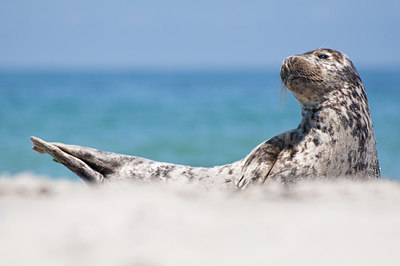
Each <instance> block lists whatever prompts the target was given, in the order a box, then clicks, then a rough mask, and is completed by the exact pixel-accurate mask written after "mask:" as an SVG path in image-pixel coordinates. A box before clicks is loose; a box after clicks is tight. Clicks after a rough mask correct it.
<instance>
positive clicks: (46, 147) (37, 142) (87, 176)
mask: <svg viewBox="0 0 400 266" xmlns="http://www.w3.org/2000/svg"><path fill="white" fill-rule="evenodd" d="M30 139H31V141H32V143H33V144H34V146H33V148H32V149H33V150H34V151H36V152H38V153H41V154H44V153H48V154H50V155H51V156H52V157H53V158H54V159H56V160H57V161H59V162H60V163H62V164H63V165H65V166H66V167H67V168H68V169H70V170H71V171H72V172H74V173H75V174H77V175H78V176H79V177H80V178H82V179H83V180H84V181H85V182H87V183H102V182H103V180H104V176H103V175H102V174H101V173H100V172H98V171H96V170H94V169H92V168H91V167H90V166H89V165H87V164H86V163H85V162H84V161H82V160H81V159H79V158H77V157H74V156H73V155H70V154H68V153H66V152H64V151H63V150H61V149H60V148H59V147H57V146H56V145H54V144H51V143H48V142H46V141H43V140H41V139H39V138H36V137H31V138H30Z"/></svg>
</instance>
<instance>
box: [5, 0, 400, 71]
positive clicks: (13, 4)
mask: <svg viewBox="0 0 400 266" xmlns="http://www.w3.org/2000/svg"><path fill="white" fill-rule="evenodd" d="M321 46H322V47H330V48H334V49H338V50H342V51H344V52H345V53H347V54H348V55H349V56H350V57H351V58H352V60H353V61H354V62H355V63H356V65H358V66H359V65H362V66H378V67H381V66H385V65H386V66H387V65H400V52H399V49H400V1H399V0H380V1H351V0H335V1H312V0H307V1H288V0H279V1H266V0H197V1H189V0H186V1H185V0H164V1H155V0H112V1H111V0H110V1H100V0H79V1H77V0H68V1H67V0H35V1H32V0H0V68H15V67H16V68H20V67H23V68H26V67H28V68H114V67H123V68H125V67H128V68H130V67H133V68H141V67H162V68H169V67H177V68H185V67H191V68H192V67H194V68H196V67H201V68H204V67H213V68H218V67H258V66H263V67H274V68H276V66H279V65H280V62H281V61H282V60H283V59H284V58H285V57H286V56H288V55H291V54H294V53H301V52H305V51H308V50H312V49H315V48H319V47H321Z"/></svg>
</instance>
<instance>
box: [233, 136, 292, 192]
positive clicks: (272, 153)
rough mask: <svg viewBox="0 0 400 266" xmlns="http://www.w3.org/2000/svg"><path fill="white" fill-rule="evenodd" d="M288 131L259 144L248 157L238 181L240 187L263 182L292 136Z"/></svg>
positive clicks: (243, 187)
mask: <svg viewBox="0 0 400 266" xmlns="http://www.w3.org/2000/svg"><path fill="white" fill-rule="evenodd" d="M291 135H292V132H291V131H288V132H285V133H283V134H281V135H278V136H276V137H273V138H272V139H269V140H267V141H266V142H263V143H261V144H260V145H258V146H257V147H256V148H255V149H254V150H253V151H252V152H251V153H250V154H249V155H248V156H247V157H246V158H245V163H244V165H243V169H242V176H241V178H240V180H239V182H238V183H237V187H238V188H239V189H245V188H247V187H248V186H249V185H250V184H263V183H264V182H265V180H266V179H267V177H268V175H269V174H270V172H271V169H272V167H273V166H274V164H275V162H276V160H277V159H278V156H279V154H280V152H281V151H282V149H283V147H284V145H285V141H286V142H287V141H288V138H291V137H292V136H291Z"/></svg>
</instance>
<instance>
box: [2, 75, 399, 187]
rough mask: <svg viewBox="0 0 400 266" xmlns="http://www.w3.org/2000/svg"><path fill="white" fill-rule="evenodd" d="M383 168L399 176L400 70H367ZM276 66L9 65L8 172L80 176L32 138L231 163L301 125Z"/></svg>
mask: <svg viewBox="0 0 400 266" xmlns="http://www.w3.org/2000/svg"><path fill="white" fill-rule="evenodd" d="M360 74H361V77H362V79H363V81H364V85H365V86H366V88H367V94H368V97H369V101H370V107H371V112H372V118H373V123H374V127H375V134H376V138H377V142H378V153H379V158H380V162H381V167H382V174H383V176H385V177H386V178H396V179H399V180H400V104H399V101H400V86H399V85H396V84H400V70H398V71H374V70H365V71H360ZM280 88H281V83H280V79H279V72H278V71H267V70H263V69H258V70H247V71H238V70H236V71H233V70H232V71H153V72H152V71H142V72H141V71H131V72H128V71H125V72H117V71H115V72H96V73H94V72H93V73H91V72H47V73H46V72H1V73H0V138H1V142H0V143H1V149H0V173H5V172H6V173H9V174H16V173H20V172H26V171H29V172H33V173H35V174H40V175H48V176H51V177H54V178H58V177H67V178H72V179H76V178H77V177H76V176H75V175H73V174H72V173H70V172H69V170H67V169H66V168H64V167H63V166H61V165H59V164H57V163H54V162H52V161H51V160H50V157H49V156H48V155H39V154H36V153H35V152H33V151H31V146H32V145H31V143H30V141H29V137H30V136H31V135H33V136H38V137H40V138H43V139H45V140H47V141H60V142H64V143H68V144H78V145H83V146H90V147H94V148H97V149H101V150H106V151H113V152H118V153H124V154H130V155H138V156H142V157H146V158H150V159H154V160H159V161H167V162H173V163H180V164H189V165H193V166H212V165H217V164H225V163H229V162H232V161H235V160H238V159H240V158H242V157H244V156H245V155H246V154H247V153H248V152H250V151H251V150H252V149H253V148H254V147H255V146H256V145H257V144H259V143H260V142H262V141H263V140H265V139H268V138H270V137H272V136H274V135H276V134H279V133H281V132H283V131H286V130H288V129H292V128H295V127H297V125H298V123H299V121H300V109H299V107H298V104H297V102H296V101H295V99H294V98H293V96H292V95H291V94H290V93H288V94H287V96H286V97H285V98H284V99H283V102H282V103H281V102H280Z"/></svg>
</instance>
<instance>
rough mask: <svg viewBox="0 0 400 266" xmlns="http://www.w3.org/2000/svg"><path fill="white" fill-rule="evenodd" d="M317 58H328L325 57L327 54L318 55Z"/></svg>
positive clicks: (327, 56)
mask: <svg viewBox="0 0 400 266" xmlns="http://www.w3.org/2000/svg"><path fill="white" fill-rule="evenodd" d="M317 56H318V58H319V59H328V58H329V55H327V54H319V55H317Z"/></svg>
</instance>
